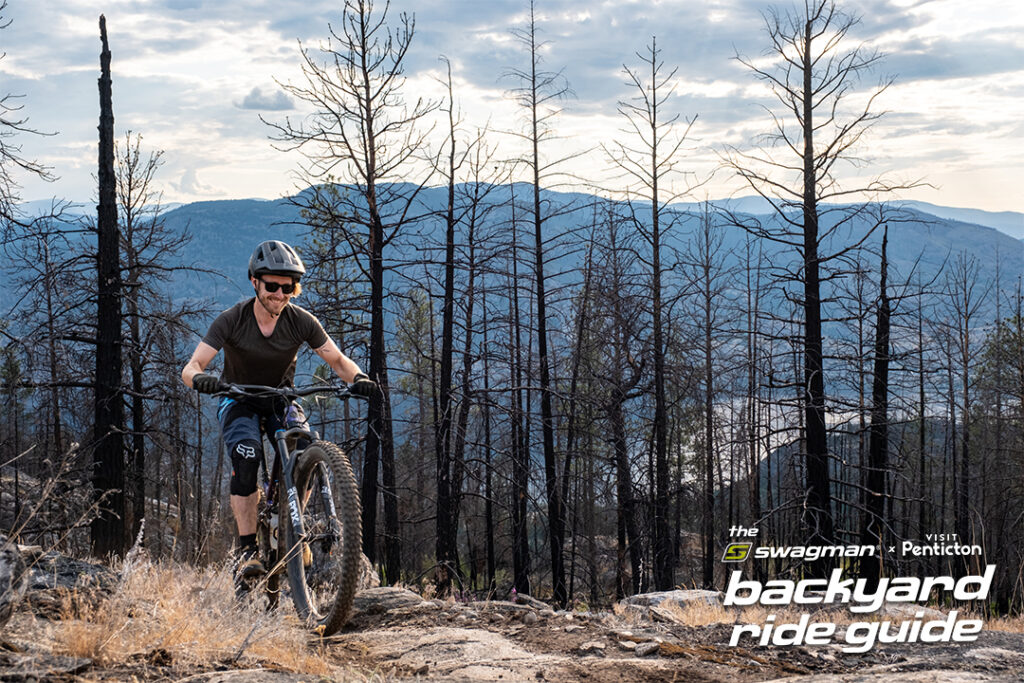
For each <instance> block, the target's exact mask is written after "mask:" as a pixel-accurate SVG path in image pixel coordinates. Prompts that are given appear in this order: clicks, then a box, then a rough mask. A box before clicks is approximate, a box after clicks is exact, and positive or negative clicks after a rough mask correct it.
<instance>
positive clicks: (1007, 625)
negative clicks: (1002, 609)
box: [985, 616, 1024, 633]
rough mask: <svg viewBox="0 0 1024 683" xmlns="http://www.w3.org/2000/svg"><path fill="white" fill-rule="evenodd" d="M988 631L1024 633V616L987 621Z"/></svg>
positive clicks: (986, 628) (986, 627)
mask: <svg viewBox="0 0 1024 683" xmlns="http://www.w3.org/2000/svg"><path fill="white" fill-rule="evenodd" d="M985 630H986V631H1006V632H1008V633H1024V616H1017V617H998V618H996V619H986V620H985Z"/></svg>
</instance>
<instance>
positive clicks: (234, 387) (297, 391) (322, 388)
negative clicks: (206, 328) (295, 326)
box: [213, 382, 367, 401]
mask: <svg viewBox="0 0 1024 683" xmlns="http://www.w3.org/2000/svg"><path fill="white" fill-rule="evenodd" d="M313 394H336V395H337V396H338V398H341V399H349V398H356V399H362V400H367V397H366V396H361V395H359V394H353V393H352V392H351V391H349V389H348V388H347V387H338V386H334V385H332V384H312V385H307V386H304V387H270V386H266V385H263V384H228V383H227V382H221V383H220V386H219V387H218V388H217V391H215V392H213V395H214V396H233V397H236V398H241V397H245V396H249V397H266V396H280V397H282V398H285V399H287V400H289V401H291V400H293V399H296V398H300V397H302V396H312V395H313Z"/></svg>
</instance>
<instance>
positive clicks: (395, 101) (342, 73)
mask: <svg viewBox="0 0 1024 683" xmlns="http://www.w3.org/2000/svg"><path fill="white" fill-rule="evenodd" d="M388 9H389V4H388V3H385V5H384V9H383V10H381V11H380V12H376V11H375V8H374V4H373V3H372V2H370V1H369V0H346V2H345V8H344V10H343V15H342V19H341V28H340V30H335V29H334V27H332V26H330V25H329V26H328V30H329V32H330V37H329V38H328V40H327V42H326V43H325V44H322V45H321V46H320V47H319V49H317V50H315V51H312V50H309V49H307V48H304V47H301V45H300V50H301V54H302V71H303V76H304V78H305V83H303V84H299V85H295V84H290V83H289V84H285V85H283V87H284V89H285V90H286V91H287V92H288V93H289V94H291V95H292V96H294V97H296V98H298V99H300V100H302V101H304V102H307V103H309V104H311V105H312V106H313V108H314V112H313V113H312V114H310V115H309V116H308V117H307V118H306V119H305V120H304V121H301V122H293V121H292V120H291V119H286V120H285V122H284V123H283V124H274V123H270V124H269V125H270V126H271V127H272V128H274V129H275V131H276V133H275V135H274V139H275V140H276V141H278V142H279V143H282V146H283V148H284V149H288V150H291V149H301V150H302V151H303V153H304V154H305V156H306V159H307V162H308V163H307V164H305V166H304V168H303V169H302V174H303V177H304V178H305V179H306V180H308V181H309V182H310V183H316V182H321V181H323V180H325V179H326V180H328V181H330V180H331V179H332V178H333V175H334V174H335V173H339V174H340V175H341V177H342V178H343V179H344V180H345V181H347V185H348V190H349V191H348V192H346V193H342V194H341V197H340V200H339V203H338V206H337V207H335V208H337V209H340V212H339V214H338V215H336V216H335V217H334V218H335V219H336V220H337V228H338V229H339V230H343V231H344V230H350V228H351V227H352V226H358V227H359V228H362V229H363V230H364V234H363V235H360V236H356V235H354V234H353V235H352V236H351V239H349V240H348V241H349V244H350V245H351V247H352V250H353V253H355V254H358V255H359V256H360V257H361V263H360V267H361V268H362V270H363V275H364V276H365V278H366V279H367V280H368V281H369V284H370V349H369V351H370V366H369V375H370V377H371V378H372V379H373V380H374V381H375V382H377V384H378V386H379V387H380V389H381V391H380V392H378V393H377V394H376V395H375V396H374V397H372V398H371V400H370V402H369V409H368V413H367V420H368V422H369V430H368V434H367V439H366V456H365V459H364V466H363V489H362V501H363V551H364V552H365V553H366V555H367V557H369V558H370V559H371V561H373V560H376V559H377V554H376V530H377V497H378V487H377V478H378V464H380V466H381V468H382V478H383V481H382V483H383V488H384V558H383V560H384V573H385V577H386V579H387V580H388V581H395V580H397V579H398V573H399V570H400V566H401V563H400V559H401V548H400V543H399V529H398V498H397V496H396V492H395V472H394V437H393V433H392V428H391V419H390V416H391V399H390V394H389V392H388V363H387V354H386V351H385V347H384V331H385V320H384V317H385V311H384V273H385V271H386V270H388V266H386V265H385V254H386V253H387V252H386V248H387V247H388V245H389V244H390V243H391V242H392V241H393V240H394V239H395V237H396V235H397V234H398V232H399V231H400V229H401V228H402V227H403V226H404V225H407V224H409V223H410V222H411V221H413V220H415V218H414V217H413V216H412V211H413V206H414V201H415V198H416V195H417V194H418V192H419V190H420V188H421V187H422V185H416V184H406V183H389V182H387V181H388V180H398V179H405V178H408V177H410V176H411V175H413V173H412V172H411V165H412V164H413V163H414V161H415V157H416V155H417V153H418V152H419V151H420V150H421V149H422V148H423V145H424V139H425V136H426V132H425V131H422V130H420V129H419V128H417V125H416V124H417V122H419V121H420V119H422V118H423V117H424V116H425V115H427V114H428V113H430V112H431V111H433V109H434V108H435V105H434V104H433V103H430V102H424V101H423V100H418V101H417V102H416V104H415V105H413V106H412V107H409V106H407V104H406V102H405V101H404V99H403V98H402V94H401V92H402V86H403V84H404V81H405V79H404V66H403V62H404V60H405V57H406V53H407V52H408V50H409V46H410V44H411V43H412V38H413V34H414V31H415V20H414V19H413V18H412V17H411V16H409V15H407V14H401V15H400V16H399V22H398V23H399V26H398V28H396V29H395V30H394V31H393V32H392V30H391V28H390V27H389V26H388V25H387V23H386V20H387V13H388ZM300 201H301V200H300ZM318 206H319V203H318V202H315V201H312V202H310V205H309V206H305V207H303V208H305V209H308V211H309V212H310V213H311V214H315V213H316V211H317V210H318Z"/></svg>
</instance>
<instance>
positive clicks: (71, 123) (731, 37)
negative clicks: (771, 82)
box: [0, 0, 1024, 212]
mask: <svg viewBox="0 0 1024 683" xmlns="http://www.w3.org/2000/svg"><path fill="white" fill-rule="evenodd" d="M801 4H802V3H801ZM843 6H844V5H843V4H842V3H841V4H840V7H843ZM342 7H343V2H341V0H303V2H281V1H280V0H108V1H107V2H103V3H96V2H93V1H91V0H8V6H7V7H6V8H5V9H4V10H3V11H2V15H3V20H4V23H6V22H10V23H9V24H8V25H7V26H6V28H3V29H2V30H0V40H2V50H3V52H4V56H3V58H2V59H0V77H2V79H3V90H2V91H0V92H2V93H7V94H9V95H14V96H18V97H17V99H9V100H8V103H9V104H11V103H16V104H17V105H18V106H21V107H22V108H21V109H20V110H19V111H17V112H14V113H9V114H7V115H6V118H8V119H10V118H11V117H13V116H17V117H20V118H26V117H27V119H28V124H27V125H28V126H30V127H32V128H34V129H35V130H37V131H40V132H42V133H47V134H49V135H46V136H41V135H31V134H27V133H19V134H17V135H16V136H15V137H13V138H8V139H7V140H5V143H6V144H16V145H19V146H20V147H21V153H22V155H23V156H25V157H27V158H30V159H35V160H38V161H40V162H42V163H44V164H46V165H47V166H49V167H51V168H52V172H53V174H54V175H56V176H57V177H58V179H57V180H56V181H54V182H51V183H43V182H41V181H39V180H38V179H36V178H34V177H31V176H24V175H21V176H16V177H17V179H18V180H19V181H20V184H21V186H22V187H21V190H20V194H21V197H22V198H23V199H25V200H37V199H43V198H49V197H54V196H56V197H61V198H66V199H70V200H75V201H82V202H89V201H94V198H95V196H96V191H95V183H94V180H93V178H94V175H95V166H96V148H97V132H96V125H97V117H98V94H97V86H96V84H97V80H96V79H97V78H98V75H99V51H100V40H99V28H98V15H99V12H100V11H101V10H102V12H103V13H104V14H105V15H106V19H107V28H108V34H109V41H110V48H111V52H112V54H113V61H112V70H113V97H114V116H115V126H116V136H117V137H118V138H119V139H122V138H123V136H124V135H125V133H126V131H129V130H131V131H133V132H135V133H139V134H141V135H142V138H143V148H144V149H147V150H162V151H163V161H164V165H163V167H162V168H161V169H160V171H159V173H158V175H157V185H158V188H157V189H159V190H161V191H162V193H163V201H164V202H165V203H177V202H192V201H201V200H210V199H229V198H251V197H261V198H268V199H273V198H278V197H282V196H285V195H289V194H292V193H294V192H295V191H296V189H297V188H298V187H300V186H302V185H303V182H304V181H303V180H302V178H300V177H299V175H298V174H297V170H298V169H299V168H300V165H301V162H302V157H301V156H300V155H299V153H297V152H294V151H292V152H285V151H281V150H279V149H275V146H274V144H273V143H272V141H271V140H270V139H269V136H270V135H271V134H272V132H273V131H272V129H271V128H270V127H269V126H268V125H267V124H266V123H264V121H263V120H261V117H262V119H264V120H266V121H270V122H275V123H280V122H282V121H284V120H285V117H290V118H291V119H292V120H294V121H298V120H301V119H302V117H303V116H305V115H307V114H308V113H309V111H310V109H309V107H308V106H307V105H306V104H305V103H303V102H301V101H299V100H297V99H296V98H294V97H292V96H290V95H289V94H288V93H287V92H286V91H285V90H284V89H283V88H282V84H285V83H293V84H301V83H302V82H303V80H302V79H303V77H302V73H301V70H300V52H299V50H300V44H301V45H302V46H305V47H307V48H310V49H312V50H314V51H315V50H316V49H317V47H318V46H319V45H321V44H322V42H323V41H324V40H325V39H326V38H327V36H328V35H329V34H328V25H329V24H332V25H334V26H335V27H337V26H338V25H339V24H340V18H341V12H342ZM772 7H777V8H779V9H780V10H782V11H785V10H786V9H789V8H791V7H792V5H791V4H789V3H788V2H779V3H766V2H758V1H755V0H604V1H601V0H598V1H594V0H591V1H590V2H579V1H577V0H538V2H537V20H538V27H539V30H540V32H541V37H542V38H543V39H544V40H545V41H546V44H545V46H544V48H543V50H542V56H543V60H544V66H545V67H546V68H547V69H550V70H551V71H557V72H560V73H561V74H562V75H563V76H564V77H565V78H566V80H567V81H568V84H569V86H570V87H571V89H572V93H573V96H572V97H570V98H568V99H566V100H564V101H563V102H562V103H561V108H562V109H561V112H560V114H559V115H558V116H557V117H556V118H555V119H554V123H553V133H554V134H555V135H556V136H557V138H556V139H553V140H552V141H551V142H550V143H548V146H547V148H546V149H547V154H548V156H549V157H551V158H555V157H558V156H560V155H565V156H572V157H574V159H573V161H571V162H570V163H568V164H567V165H566V166H565V167H564V168H565V170H566V171H568V172H570V173H571V174H573V177H575V178H577V179H580V180H577V181H572V182H582V179H585V180H586V181H588V182H592V183H596V184H598V185H600V186H602V187H608V186H609V185H614V184H615V182H616V181H615V178H614V174H613V172H612V170H611V169H612V168H613V167H612V165H611V163H610V162H609V160H608V158H607V155H606V154H605V152H604V151H602V148H603V147H605V148H606V147H609V146H611V145H613V144H614V141H615V140H621V141H624V142H629V141H630V138H629V136H628V134H627V133H624V132H623V130H624V126H625V125H626V121H625V120H624V119H623V118H622V116H621V115H620V114H619V113H618V112H617V109H618V103H619V102H623V101H626V102H628V101H631V99H630V98H632V97H633V96H634V95H635V94H636V93H635V92H634V91H632V90H631V89H630V86H629V85H628V84H627V83H626V80H625V75H624V72H623V66H624V65H627V66H630V67H633V68H638V67H640V65H641V62H640V60H639V58H638V57H637V54H636V53H637V52H638V51H640V52H642V51H644V50H645V49H646V47H647V46H648V45H649V44H650V43H651V40H652V38H656V39H657V45H658V47H659V48H660V49H661V55H660V56H661V59H662V60H663V62H664V64H665V68H666V71H671V70H672V69H673V68H675V69H677V70H676V72H675V77H674V79H673V86H674V91H673V92H674V94H673V96H672V97H671V98H670V99H669V100H668V101H666V102H665V103H664V111H665V112H666V115H667V114H678V115H679V116H680V120H681V121H683V120H690V119H693V118H694V117H696V120H695V121H694V123H693V126H692V127H691V129H690V132H689V136H688V138H687V141H686V143H685V144H684V146H683V148H682V150H681V154H682V157H681V162H680V165H679V167H680V168H681V169H682V170H683V171H684V172H683V173H681V174H680V175H679V176H678V178H677V179H676V181H675V183H676V189H682V188H683V187H684V186H686V185H688V184H693V183H694V181H699V182H700V185H699V187H698V188H696V189H695V190H694V191H693V193H692V195H691V199H696V200H699V199H704V198H708V197H710V198H715V199H717V198H722V197H726V196H743V195H745V194H746V195H749V194H751V192H750V190H749V188H744V187H743V186H742V183H740V182H739V181H738V179H737V178H736V177H735V175H734V174H731V173H729V172H728V171H727V170H725V169H723V168H722V167H721V163H720V162H721V158H722V154H723V153H724V150H725V149H726V148H727V147H729V146H731V147H733V148H736V149H739V150H743V149H747V148H748V147H749V145H751V144H753V143H754V142H755V141H756V140H757V139H758V136H759V135H760V134H763V133H765V132H766V131H767V130H768V129H769V128H770V125H771V119H770V117H769V115H768V114H767V113H766V111H765V109H764V106H765V105H770V104H771V102H772V101H771V99H770V98H769V96H768V95H769V94H768V93H767V91H766V90H765V88H764V86H763V85H762V84H760V83H759V82H758V81H757V80H756V79H755V78H754V77H753V76H752V74H751V73H750V71H749V69H747V68H745V67H744V66H743V65H742V64H741V63H740V62H739V61H738V60H737V59H735V57H736V56H737V55H742V56H745V57H747V58H750V59H753V60H756V63H758V64H766V63H767V62H765V61H763V60H765V59H766V56H765V50H766V48H767V47H768V45H769V43H768V40H767V36H766V33H765V29H764V26H765V19H764V13H765V12H766V11H768V10H769V9H770V8H772ZM845 7H846V8H847V9H849V10H851V11H856V12H857V13H859V15H860V22H859V23H858V25H857V26H856V27H855V28H854V30H853V31H852V32H851V35H850V43H849V44H850V45H853V44H854V43H858V42H859V43H863V44H864V46H865V47H866V48H867V49H878V50H879V51H881V52H882V53H883V54H884V59H883V60H882V61H881V62H880V65H879V67H878V69H877V70H876V71H874V72H872V73H871V74H869V75H868V76H867V77H866V78H865V79H864V80H863V81H862V82H861V84H860V85H859V86H858V89H857V90H855V91H853V92H851V94H850V101H851V102H854V103H856V102H857V101H860V100H863V98H864V97H865V96H866V93H868V92H869V91H870V89H872V88H874V87H876V86H877V84H878V83H879V82H881V81H883V80H885V79H887V78H889V77H893V78H894V79H895V81H894V83H893V85H892V86H890V87H889V88H888V89H886V90H885V92H883V93H882V94H881V95H880V96H879V97H878V99H877V100H876V101H875V110H876V111H879V112H885V115H884V116H882V117H881V118H880V119H879V120H878V121H877V122H876V123H875V124H874V125H873V127H872V128H871V130H870V131H868V133H867V134H866V135H865V137H864V138H863V139H862V140H861V143H860V145H859V146H858V147H857V148H856V150H855V151H856V155H855V156H856V159H857V160H858V163H857V164H856V165H849V166H844V167H842V168H841V169H840V173H841V177H842V178H843V182H844V183H847V184H848V186H851V187H852V186H855V185H856V184H857V182H858V179H864V178H874V177H877V176H882V177H884V178H887V179H890V180H891V181H894V182H897V183H902V184H911V183H915V182H922V183H926V184H922V185H920V186H918V187H915V188H911V189H908V190H904V191H902V192H901V193H900V194H899V197H900V198H903V199H916V200H920V201H927V202H931V203H934V204H939V205H944V206H956V207H970V208H976V209H984V210H989V211H1018V212H1021V211H1024V192H1022V190H1021V188H1022V187H1024V2H1020V0H859V2H856V3H852V2H851V3H846V5H845ZM383 8H384V4H383V2H379V3H378V5H377V8H376V9H377V11H378V13H379V12H380V11H381V10H382V9H383ZM403 12H405V13H408V14H410V15H413V16H414V17H415V36H414V38H413V42H412V44H411V46H410V49H409V51H408V53H407V55H406V62H405V66H406V71H405V74H406V77H407V80H406V82H405V84H404V86H403V93H404V96H405V98H406V100H407V101H408V102H410V103H411V102H414V101H415V100H416V99H417V98H419V97H423V98H427V99H430V98H439V97H440V96H441V94H442V88H441V85H440V83H439V82H438V77H439V76H440V75H441V74H442V73H443V62H442V61H441V60H440V57H441V56H442V55H443V56H444V57H446V58H447V59H448V60H449V61H450V63H451V65H452V74H453V79H454V85H455V95H456V99H457V100H458V106H459V108H460V110H461V112H462V117H463V120H464V122H465V126H466V127H467V129H472V128H476V127H480V126H484V125H488V126H489V128H490V129H491V130H492V131H493V132H492V133H491V135H490V140H491V141H492V144H493V145H494V146H495V147H496V148H497V150H498V151H497V154H498V156H499V157H501V156H507V157H512V156H514V155H515V154H516V145H517V138H516V136H515V135H514V134H513V133H514V132H515V131H519V130H522V125H523V118H522V116H521V112H520V111H519V110H517V107H516V104H515V101H514V99H513V98H512V97H511V96H510V94H509V90H510V88H512V87H514V85H515V82H514V81H513V80H512V79H510V78H509V77H508V75H507V74H508V72H509V71H510V69H515V68H524V67H525V66H526V64H527V61H526V60H527V55H526V53H525V51H524V49H523V47H522V45H521V44H519V43H518V42H517V41H516V40H515V39H514V37H513V35H512V33H511V32H510V30H511V29H514V28H517V27H519V28H521V27H523V25H524V23H525V21H526V18H527V3H526V1H525V0H515V1H507V0H493V1H491V2H475V1H467V0H393V2H392V4H391V5H390V7H389V11H388V21H389V23H391V24H393V25H397V23H398V20H399V15H400V14H401V13H403ZM438 123H440V121H438ZM439 142H440V138H439V137H436V136H435V137H434V138H433V139H432V143H433V144H434V146H435V147H436V146H437V145H438V144H439Z"/></svg>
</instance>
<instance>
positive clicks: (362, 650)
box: [0, 555, 1024, 683]
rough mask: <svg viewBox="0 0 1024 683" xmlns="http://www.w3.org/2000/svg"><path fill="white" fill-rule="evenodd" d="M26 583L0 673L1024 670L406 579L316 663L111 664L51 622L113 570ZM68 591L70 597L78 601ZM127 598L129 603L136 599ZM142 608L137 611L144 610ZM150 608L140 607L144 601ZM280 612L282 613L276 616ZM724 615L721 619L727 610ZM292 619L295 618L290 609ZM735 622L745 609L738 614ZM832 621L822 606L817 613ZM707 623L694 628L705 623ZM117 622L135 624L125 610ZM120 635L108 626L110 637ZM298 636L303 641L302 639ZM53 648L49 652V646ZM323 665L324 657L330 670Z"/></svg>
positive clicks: (330, 641) (691, 611)
mask: <svg viewBox="0 0 1024 683" xmlns="http://www.w3.org/2000/svg"><path fill="white" fill-rule="evenodd" d="M30 583H31V586H30V588H29V591H28V593H27V595H26V598H25V600H24V601H23V602H22V604H21V605H20V607H18V608H17V609H16V611H15V613H14V616H13V617H12V619H11V621H10V623H9V624H8V625H7V627H6V628H5V630H4V632H3V634H2V642H0V680H4V681H34V680H47V681H50V680H53V681H76V682H77V681H114V680H118V681H120V680H138V681H164V680H175V681H179V680H186V681H193V682H195V683H199V682H204V683H214V682H218V683H227V682H234V681H239V682H241V681H255V682H257V683H259V682H267V683H278V682H281V683H283V682H287V681H321V680H342V679H343V680H363V681H365V680H370V681H378V680H379V681H391V680H406V679H411V680H430V681H503V682H504V681H594V682H603V681H729V682H730V683H732V682H741V681H770V680H777V679H784V678H793V677H802V678H804V679H805V680H808V681H851V682H853V681H858V682H859V681H886V682H888V681H996V680H1014V681H1016V680H1022V679H1024V634H1020V633H1010V632H1000V631H992V630H986V631H983V632H982V633H981V635H980V637H979V638H978V640H977V641H976V642H972V643H964V644H948V643H947V644H922V643H913V644H903V645H882V646H878V647H876V648H874V649H872V650H871V651H869V652H867V653H864V654H849V653H844V652H842V651H841V646H840V645H828V646H818V647H799V646H798V647H749V646H737V647H730V646H729V644H728V643H729V638H730V635H731V633H732V627H733V624H732V623H731V622H729V618H730V613H729V612H727V611H725V610H722V609H721V608H720V607H719V606H718V604H717V601H718V596H717V595H716V594H714V593H709V592H704V591H674V592H672V593H670V594H654V595H648V596H636V598H634V599H633V600H632V602H631V603H629V604H627V603H622V604H620V605H618V606H617V607H616V609H615V610H614V611H613V612H608V613H589V612H587V613H582V612H562V611H556V610H553V609H551V608H550V607H548V606H547V605H545V604H543V603H541V602H539V601H535V600H533V599H532V598H529V597H528V596H519V598H518V599H517V602H515V603H513V602H507V601H490V602H457V601H453V600H437V599H433V600H428V599H423V598H422V597H420V596H419V595H417V594H415V593H413V592H411V591H409V590H406V589H403V588H381V587H376V588H369V589H366V590H364V591H362V592H361V593H360V594H359V596H358V597H357V604H356V608H357V611H356V613H355V614H354V616H353V618H352V619H351V621H350V623H349V624H348V625H347V626H346V628H345V629H344V630H343V631H342V632H341V633H339V634H337V635H335V636H331V637H329V638H323V639H318V638H316V637H313V636H310V637H305V636H301V637H300V639H299V640H298V641H296V642H297V643H298V644H297V645H296V646H295V647H299V648H302V647H305V648H308V650H309V652H310V653H312V654H313V655H315V656H316V657H318V658H319V659H318V660H317V661H318V662H320V664H319V665H318V666H319V667H320V670H319V672H318V673H315V674H308V673H297V671H300V669H298V668H297V665H296V664H295V663H294V662H292V663H290V664H287V665H285V664H282V663H281V662H275V661H273V657H268V656H266V655H263V656H255V655H252V654H251V653H245V656H242V654H243V653H242V650H244V649H245V646H244V645H243V646H242V647H241V648H240V650H239V652H237V653H235V655H234V656H220V658H219V659H218V660H214V661H212V662H210V661H207V662H206V663H197V660H195V659H193V658H189V657H187V656H185V655H186V654H187V653H183V651H182V650H181V648H180V646H177V647H176V648H171V647H168V648H161V647H150V646H146V647H150V649H148V650H147V649H145V648H143V649H140V651H138V652H135V653H132V654H130V655H129V656H127V657H125V658H123V659H122V660H119V661H114V662H112V661H104V660H103V659H102V658H101V657H99V656H97V657H88V656H67V655H62V654H59V652H60V650H59V648H55V647H54V646H53V643H54V642H55V641H54V638H53V637H52V633H53V632H54V630H55V629H58V628H60V625H61V623H62V622H66V621H67V620H69V619H73V618H76V617H75V615H74V609H73V605H72V606H71V607H69V604H71V603H70V602H69V595H70V594H71V593H69V590H73V591H74V593H73V594H74V595H75V596H76V598H75V599H76V600H77V601H78V602H88V601H90V600H91V601H94V602H96V601H102V600H104V599H108V600H109V599H110V595H111V592H112V591H116V590H117V589H118V588H117V587H118V585H119V584H118V582H117V576H116V574H115V573H113V572H111V571H110V570H108V569H105V568H100V567H96V566H95V565H89V564H87V563H82V562H76V561H73V560H68V559H66V558H61V557H59V556H53V555H47V556H43V557H41V558H37V560H36V561H35V563H34V567H33V570H32V578H31V582H30ZM72 602H73V601H72ZM133 604H134V603H133ZM139 609H142V608H141V607H140V608H139ZM147 609H148V608H147ZM274 617H275V619H279V620H287V619H288V618H289V615H287V614H283V615H274ZM723 617H724V618H723ZM291 618H292V619H293V620H294V616H292V617H291ZM732 618H733V619H739V618H740V617H739V616H738V615H733V616H732ZM819 620H822V621H824V620H826V617H824V616H822V617H819ZM707 621H711V622H716V621H717V623H707V624H706V625H691V624H693V623H699V622H707ZM125 624H130V622H128V621H126V622H125ZM115 636H117V634H116V633H113V632H112V633H111V634H110V636H109V637H110V638H114V637H115ZM303 639H304V640H303ZM55 652H57V654H55ZM325 667H326V668H325Z"/></svg>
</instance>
